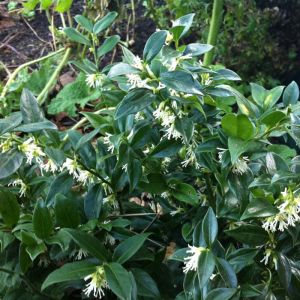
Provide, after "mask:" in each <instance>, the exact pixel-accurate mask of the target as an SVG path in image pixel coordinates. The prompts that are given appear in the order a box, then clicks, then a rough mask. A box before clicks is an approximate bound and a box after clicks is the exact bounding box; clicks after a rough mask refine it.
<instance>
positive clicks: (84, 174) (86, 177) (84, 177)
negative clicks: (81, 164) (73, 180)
mask: <svg viewBox="0 0 300 300" xmlns="http://www.w3.org/2000/svg"><path fill="white" fill-rule="evenodd" d="M78 174H79V176H78V178H77V180H78V181H79V182H81V183H83V184H84V185H85V184H87V182H88V181H90V182H93V181H94V177H93V174H92V173H91V172H89V171H86V170H80V169H78Z"/></svg>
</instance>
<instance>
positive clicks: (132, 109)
mask: <svg viewBox="0 0 300 300" xmlns="http://www.w3.org/2000/svg"><path fill="white" fill-rule="evenodd" d="M155 100H156V96H155V95H154V94H152V93H151V92H149V90H147V89H135V90H133V91H130V92H129V93H128V94H127V95H126V96H125V97H124V98H123V100H122V101H121V103H120V104H119V105H118V107H117V110H116V113H115V118H116V119H119V118H121V117H123V116H126V115H130V114H134V113H137V112H139V111H141V110H143V109H144V108H146V107H147V106H149V105H151V104H152V102H153V101H155Z"/></svg>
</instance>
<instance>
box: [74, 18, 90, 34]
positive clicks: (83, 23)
mask: <svg viewBox="0 0 300 300" xmlns="http://www.w3.org/2000/svg"><path fill="white" fill-rule="evenodd" d="M74 19H75V20H76V22H77V23H78V24H79V25H81V26H82V27H83V28H84V29H86V30H87V31H88V32H90V33H92V32H93V27H94V25H93V22H92V21H91V20H89V19H87V18H86V17H84V16H82V15H76V16H75V17H74Z"/></svg>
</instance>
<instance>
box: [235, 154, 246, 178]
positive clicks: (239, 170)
mask: <svg viewBox="0 0 300 300" xmlns="http://www.w3.org/2000/svg"><path fill="white" fill-rule="evenodd" d="M248 162H249V159H248V157H247V156H243V157H242V158H238V159H237V161H236V162H235V163H234V165H233V168H232V172H233V173H235V174H239V175H242V174H244V173H246V172H247V170H248V164H247V163H248Z"/></svg>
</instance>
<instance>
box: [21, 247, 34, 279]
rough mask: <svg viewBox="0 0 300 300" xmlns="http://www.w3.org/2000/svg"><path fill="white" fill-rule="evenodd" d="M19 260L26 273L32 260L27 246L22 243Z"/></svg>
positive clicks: (22, 269)
mask: <svg viewBox="0 0 300 300" xmlns="http://www.w3.org/2000/svg"><path fill="white" fill-rule="evenodd" d="M19 262H20V268H21V271H22V272H23V273H26V272H27V270H28V269H29V268H30V267H31V265H32V262H31V258H30V256H29V254H28V253H27V252H26V246H25V245H24V244H23V243H21V244H20V248H19Z"/></svg>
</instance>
